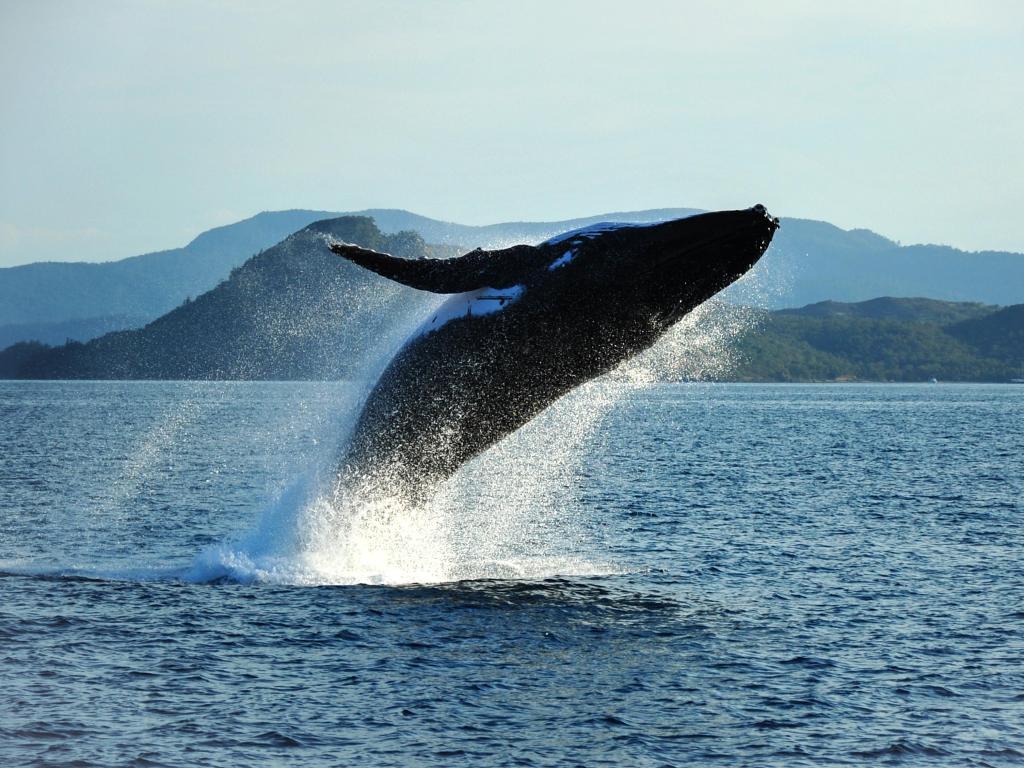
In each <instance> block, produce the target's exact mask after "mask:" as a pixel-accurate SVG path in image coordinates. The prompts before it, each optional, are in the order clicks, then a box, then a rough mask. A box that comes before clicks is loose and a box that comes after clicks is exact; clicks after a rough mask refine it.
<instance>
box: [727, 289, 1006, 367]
mask: <svg viewBox="0 0 1024 768" xmlns="http://www.w3.org/2000/svg"><path fill="white" fill-rule="evenodd" d="M825 304H826V305H829V306H828V307H824V306H822V305H812V306H809V307H804V308H802V309H800V310H791V311H790V310H787V311H781V312H773V313H770V314H766V315H765V317H764V319H763V322H762V323H761V324H760V325H759V327H758V328H757V329H756V330H753V331H751V332H749V333H747V334H746V335H745V336H743V337H742V338H741V339H740V340H739V341H738V345H739V354H738V356H737V357H738V359H739V361H740V362H739V365H738V366H737V367H736V368H735V369H734V370H733V371H732V372H731V374H730V377H729V378H730V379H732V380H736V381H928V380H930V379H938V380H939V381H1009V380H1010V379H1013V378H1017V377H1019V376H1020V375H1021V371H1022V370H1024V305H1015V306H1012V307H1007V308H1005V309H997V308H995V307H984V306H981V305H977V304H954V303H950V302H937V301H932V300H928V299H889V298H887V299H878V300H875V301H869V302H863V303H861V304H847V305H840V304H838V303H837V302H825ZM826 310H829V311H826ZM839 310H842V311H839ZM894 317H902V318H911V319H894ZM950 320H955V321H956V322H952V323H950V322H949V321H950Z"/></svg>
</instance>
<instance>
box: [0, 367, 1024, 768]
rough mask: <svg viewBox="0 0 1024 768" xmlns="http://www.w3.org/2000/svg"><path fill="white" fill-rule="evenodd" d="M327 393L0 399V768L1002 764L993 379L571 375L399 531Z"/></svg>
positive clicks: (1014, 448)
mask: <svg viewBox="0 0 1024 768" xmlns="http://www.w3.org/2000/svg"><path fill="white" fill-rule="evenodd" d="M359 392H360V388H359V387H358V386H354V385H349V384H333V383H332V384H324V383H216V382H207V383H180V382H179V383H174V382H170V383H169V382H160V383H147V382H137V383H110V382H103V383H90V382H46V383H40V382H0V765H4V766H7V765H32V766H71V765H74V766H159V765H166V766H183V765H189V766H192V765H204V766H242V765H303V766H351V765H380V766H420V765H422V766H450V765H474V766H507V765H520V766H549V765H550V766H555V765H558V766H564V765H570V766H571V765H580V766H600V765H630V766H633V765H636V766H667V765H722V766H738V765H750V766H801V765H889V764H906V765H929V764H931V765H956V766H961V765H978V766H983V765H992V766H1001V765H1012V764H1020V763H1021V762H1022V761H1024V557H1022V554H1021V547H1022V543H1024V509H1022V498H1024V465H1022V456H1024V435H1022V429H1021V427H1022V425H1024V388H1022V387H1014V386H1002V387H1000V386H981V385H979V386H973V385H970V386H952V385H949V386H947V385H920V386H899V385H881V386H869V385H842V386H840V385H820V386H817V385H808V386H796V385H788V386H787V385H781V386H761V385H697V384H693V385H656V386H642V385H630V384H623V383H618V384H616V383H609V382H603V383H598V384H594V385H591V386H588V387H586V388H584V389H583V390H582V391H580V392H578V393H576V394H575V395H573V396H572V397H571V398H569V399H568V401H566V402H563V403H560V404H559V405H558V406H556V407H555V408H554V409H553V410H551V411H549V412H547V413H545V414H544V415H543V416H542V417H541V418H540V419H538V420H537V421H536V422H535V423H533V424H531V425H529V426H528V427H527V428H526V429H525V430H523V431H522V432H521V433H518V434H516V435H515V436H514V437H513V438H512V439H510V440H508V441H506V443H503V444H502V445H500V446H498V447H497V448H496V449H495V450H493V451H491V452H489V453H488V454H486V455H485V456H483V457H481V458H480V459H479V460H477V461H475V462H474V463H473V464H472V465H470V466H468V467H467V468H466V470H465V471H464V472H462V473H460V474H459V476H457V477H456V478H454V479H453V481H452V482H451V483H450V484H449V485H448V486H446V487H445V488H444V489H442V491H441V492H440V493H439V495H438V497H437V498H436V499H434V500H433V501H432V502H431V503H430V504H429V505H427V506H426V507H424V508H421V509H402V508H399V507H395V506H393V505H391V506H389V505H388V504H386V503H380V502H379V501H374V502H372V503H371V502H370V501H368V500H362V499H359V498H348V499H343V500H342V501H340V502H338V503H335V504H328V503H326V502H325V501H324V500H323V499H322V498H320V495H319V489H320V488H321V487H322V484H323V482H324V478H325V477H326V476H329V474H330V468H331V461H332V458H333V457H334V455H335V454H336V451H337V446H338V443H339V441H341V440H343V439H344V432H345V425H346V423H348V421H349V420H350V419H351V413H352V409H353V407H354V404H355V403H356V402H357V401H358V397H359Z"/></svg>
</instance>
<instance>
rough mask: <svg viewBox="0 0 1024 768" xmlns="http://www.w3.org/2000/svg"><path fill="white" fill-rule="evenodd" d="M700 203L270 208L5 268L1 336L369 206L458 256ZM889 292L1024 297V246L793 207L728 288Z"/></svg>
mask: <svg viewBox="0 0 1024 768" xmlns="http://www.w3.org/2000/svg"><path fill="white" fill-rule="evenodd" d="M697 212H698V209H696V208H658V209H650V210H643V211H624V212H615V213H605V214H600V215H595V216H587V217H582V218H577V219H568V220H563V221H552V222H505V223H500V224H490V225H483V226H470V225H464V224H458V223H454V222H445V221H440V220H437V219H431V218H428V217H425V216H420V215H418V214H415V213H411V212H409V211H404V210H400V209H386V208H374V209H367V210H365V211H359V212H355V213H354V214H341V213H335V212H327V211H312V210H291V211H276V212H264V213H260V214H257V215H256V216H253V217H251V218H249V219H245V220H243V221H240V222H236V223H235V224H230V225H227V226H224V227H217V228H215V229H212V230H209V231H208V232H204V233H202V234H200V235H199V236H198V237H196V238H195V239H194V240H193V241H192V242H191V243H189V244H188V245H187V246H185V247H184V248H179V249H174V250H169V251H162V252H158V253H151V254H145V255H142V256H135V257H132V258H129V259H123V260H121V261H115V262H103V263H99V264H86V263H77V262H68V263H63V262H44V263H37V264H27V265H24V266H20V267H8V268H6V269H0V339H2V340H3V341H5V342H11V341H16V340H19V339H28V338H32V336H31V335H24V334H30V333H31V332H32V330H33V329H37V330H36V333H37V334H38V338H42V339H43V340H50V339H53V338H54V337H53V336H52V333H60V332H67V331H69V330H70V331H71V332H69V333H68V334H67V336H68V337H70V338H89V337H90V333H91V332H93V330H94V329H101V328H102V327H103V324H104V323H108V324H109V323H110V322H114V321H111V320H110V318H122V319H123V318H132V322H133V323H135V324H136V325H138V324H142V323H145V322H148V321H149V320H152V319H155V318H156V317H159V316H160V315H162V314H164V313H165V312H168V311H170V310H171V309H173V308H174V307H176V306H178V305H179V304H180V303H181V302H182V301H184V300H185V298H186V297H190V296H191V297H195V296H198V295H200V294H202V293H204V292H205V291H207V290H209V289H211V288H213V287H214V286H215V285H217V283H218V282H220V281H221V280H223V279H225V278H227V276H228V274H229V273H230V271H231V270H232V269H234V268H236V267H238V266H239V265H241V264H242V263H243V262H245V261H246V260H247V259H248V258H249V257H250V256H252V255H254V254H255V253H258V252H259V251H261V250H264V249H266V248H269V247H271V246H273V245H275V244H276V243H278V242H280V241H282V240H283V239H284V238H286V237H287V236H288V235H290V234H292V233H293V232H296V231H298V230H301V229H302V228H303V227H305V226H307V225H309V224H311V223H312V222H314V221H317V220H322V219H327V218H336V217H340V216H344V215H361V216H368V217H371V218H373V220H374V221H375V222H376V226H377V227H378V229H379V230H380V231H381V232H382V233H383V234H396V233H398V232H400V231H403V230H413V231H416V232H419V233H420V235H421V236H422V237H423V238H424V239H425V240H426V241H427V242H428V243H436V244H440V245H442V246H444V248H441V249H437V250H435V255H447V254H450V253H452V252H453V250H452V249H454V248H455V247H456V246H458V247H461V248H465V249H471V248H474V247H477V246H484V247H493V246H504V245H509V244H511V243H518V242H538V241H541V240H544V239H546V238H548V237H550V236H551V235H553V234H556V233H560V232H563V231H565V230H569V229H575V228H578V227H581V226H586V225H589V224H593V223H596V222H598V221H608V220H616V221H630V222H647V221H658V220H662V219H667V218H676V217H680V216H687V215H691V214H693V213H697ZM445 249H447V250H445ZM885 295H888V296H929V297H931V298H935V299H941V300H946V301H962V302H981V303H985V304H999V305H1009V304H1015V303H1019V302H1024V255H1021V254H1016V253H1003V252H981V253H966V252H963V251H958V250H956V249H954V248H949V247H947V246H934V245H913V246H901V245H899V244H898V243H895V242H893V241H892V240H889V239H887V238H885V237H883V236H881V235H878V234H876V233H874V232H871V231H870V230H866V229H852V230H843V229H840V228H838V227H835V226H833V225H832V224H829V223H827V222H821V221H813V220H808V219H788V218H784V219H783V221H782V228H781V230H780V231H779V232H778V233H777V234H776V236H775V241H774V243H773V245H772V247H771V249H770V250H769V251H768V253H767V254H766V255H765V257H764V258H763V259H762V260H761V263H760V264H759V265H758V267H757V269H756V270H755V272H754V274H753V275H752V278H751V279H748V280H744V281H741V282H740V283H738V284H737V285H735V286H733V287H732V288H731V289H730V290H729V291H728V292H727V293H726V294H725V297H726V298H727V299H730V300H733V301H735V302H737V303H748V304H757V305H759V306H764V307H768V308H773V309H778V308H784V307H794V306H804V305H806V304H810V303H813V302H819V301H822V300H826V299H829V300H835V301H846V302H852V301H864V300H867V299H872V298H874V297H877V296H885ZM69 321H77V322H78V325H77V326H75V327H73V328H71V327H68V328H65V329H64V330H63V331H60V330H56V329H53V328H50V329H49V330H47V329H43V326H53V325H55V324H62V323H67V322H69ZM39 329H42V330H39ZM0 348H2V344H0Z"/></svg>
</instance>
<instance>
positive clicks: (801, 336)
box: [0, 216, 1024, 382]
mask: <svg viewBox="0 0 1024 768" xmlns="http://www.w3.org/2000/svg"><path fill="white" fill-rule="evenodd" d="M325 237H333V238H336V239H338V240H345V241H347V242H353V243H358V244H360V245H363V246H366V247H369V248H374V249H377V250H386V251H390V252H392V253H395V254H396V255H400V256H403V257H405V258H414V259H416V258H432V257H439V256H440V257H443V256H446V255H451V253H450V252H449V251H451V250H452V249H453V246H430V245H428V244H427V243H426V242H425V241H424V239H423V237H422V236H421V235H419V234H418V233H416V232H412V231H401V232H397V233H394V234H385V233H384V232H382V231H381V230H380V229H379V228H378V227H377V225H376V224H375V222H374V220H373V219H371V218H369V217H365V216H345V217H339V218H334V219H328V220H325V221H318V222H314V223H312V224H310V225H308V226H306V227H304V228H303V229H301V230H300V231H298V232H296V233H295V234H292V235H290V236H289V237H287V238H285V239H284V240H283V241H282V242H280V243H279V244H277V245H275V246H274V247H272V248H269V249H267V250H265V251H262V252H260V253H258V254H257V255H255V256H254V257H252V258H251V259H249V260H248V261H246V262H245V263H244V264H242V265H241V266H238V267H235V268H234V269H233V270H232V271H231V272H230V274H229V275H228V277H227V279H225V280H224V281H222V282H221V283H220V284H219V285H217V286H216V287H214V288H213V289H212V290H210V291H207V292H205V293H203V294H201V295H199V296H197V297H196V298H194V299H193V298H187V299H186V300H185V301H184V302H183V303H182V304H181V305H180V306H178V307H177V308H176V309H174V310H172V311H171V312H168V313H167V314H165V315H163V316H161V317H159V318H158V319H156V320H154V321H152V322H150V323H148V324H147V325H145V326H144V327H142V328H138V329H133V330H121V331H115V332H111V333H107V334H105V335H103V336H100V337H99V338H96V339H92V340H90V341H87V342H84V343H83V342H78V341H70V342H68V343H66V344H62V345H58V346H51V345H48V344H45V343H41V342H36V341H23V342H18V343H16V344H14V345H11V346H9V347H8V348H6V349H5V350H3V351H2V352H0V377H4V378H26V379H248V380H301V379H314V380H322V379H343V378H353V377H358V376H360V375H362V373H363V366H364V364H365V363H364V361H365V360H366V359H367V356H368V355H370V354H372V350H373V349H374V347H375V346H376V347H379V346H380V345H381V344H382V343H383V342H382V339H384V338H385V337H386V336H387V334H388V333H389V332H400V331H396V330H395V329H401V328H402V327H403V324H404V325H408V323H410V322H414V321H415V319H416V318H417V317H419V316H421V315H422V313H423V312H424V311H426V307H427V306H429V303H430V302H431V301H432V300H433V299H432V298H431V296H429V295H427V294H423V293H421V292H418V291H414V290H411V289H408V288H405V287H403V286H400V285H398V284H395V283H392V282H390V281H388V280H384V279H383V278H379V277H377V276H375V275H373V274H371V273H369V272H367V271H365V270H361V269H359V268H357V267H354V266H353V265H352V264H349V263H347V262H346V261H344V260H342V259H339V258H337V257H336V256H333V255H332V254H330V252H329V251H328V250H327V248H326V246H325V242H324V239H325ZM735 344H736V350H737V354H736V355H735V360H736V364H735V365H734V366H733V367H732V368H731V369H730V370H728V371H727V372H725V373H723V374H719V375H718V379H719V380H723V381H763V382H775V381H781V382H787V381H792V382H796V381H901V382H907V381H930V380H932V379H936V380H940V381H988V382H1005V381H1011V380H1013V379H1017V378H1021V377H1022V372H1024V304H1016V305H1012V306H1007V307H1000V306H997V305H994V304H982V303H978V302H951V301H940V300H935V299H923V298H877V299H873V300H869V301H863V302H836V301H825V302H817V303H813V304H810V305H807V306H804V307H802V308H800V309H781V310H776V311H763V313H761V314H760V316H759V320H758V321H757V322H755V323H753V324H752V327H751V328H750V329H749V330H748V331H747V332H745V333H743V334H741V335H740V336H739V337H738V338H737V339H736V341H735Z"/></svg>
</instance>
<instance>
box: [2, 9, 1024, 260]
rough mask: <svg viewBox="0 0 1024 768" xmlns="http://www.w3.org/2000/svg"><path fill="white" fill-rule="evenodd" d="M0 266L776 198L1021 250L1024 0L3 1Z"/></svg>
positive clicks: (804, 209) (799, 207)
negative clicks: (252, 218)
mask: <svg viewBox="0 0 1024 768" xmlns="http://www.w3.org/2000/svg"><path fill="white" fill-rule="evenodd" d="M0 73H2V75H0V103H2V104H3V112H2V120H0V266H7V265H12V264H17V263H24V262H29V261H37V260H42V259H55V260H83V259H84V260H93V261H99V260H106V259H116V258H123V257H125V256H130V255H134V254H137V253H143V252H147V251H153V250H158V249H162V248H170V247H176V246H179V245H183V244H184V243H186V242H187V241H188V240H189V239H191V238H192V237H193V236H194V235H196V234H197V233H199V232H200V231H202V230H204V229H207V228H209V227H212V226H215V225H218V224H225V223H229V222H231V221H235V220H238V219H240V218H244V217H246V216H249V215H252V214H254V213H256V212H258V211H261V210H276V209H282V208H318V209H330V210H352V209H359V208H367V207H395V208H408V209H410V210H413V211H416V212H418V213H423V214H426V215H428V216H434V217H437V218H442V219H448V220H453V221H459V222H464V223H471V224H472V223H488V222H494V221H502V220H509V219H561V218H568V217H572V216H581V215H587V214H593V213H599V212H604V211H612V210H625V209H637V208H651V207H664V206H694V207H701V208H723V207H737V206H747V205H750V204H752V203H754V202H758V201H761V202H764V203H765V204H766V205H768V206H769V208H770V209H771V210H772V211H773V212H776V213H778V214H780V215H785V216H803V217H810V218H818V219H825V220H828V221H832V222H834V223H836V224H838V225H840V226H843V227H869V228H871V229H874V230H876V231H878V232H881V233H882V234H885V235H888V236H890V237H893V238H897V239H900V240H902V241H904V242H943V243H950V244H953V245H956V246H958V247H962V248H967V249H982V248H999V249H1009V250H1018V251H1024V229H1022V226H1021V222H1022V218H1024V217H1022V215H1021V211H1022V209H1024V149H1022V137H1024V107H1022V96H1024V88H1022V86H1021V79H1022V75H1024V3H1020V2H1016V1H1012V2H994V1H993V2H968V1H967V0H964V1H963V2H941V0H928V1H927V2H894V1H893V0H889V1H888V2H870V1H868V2H864V1H863V0H862V1H861V2H857V3H838V2H837V3H824V2H784V1H783V2H779V1H773V2H766V1H765V0H758V1H757V2H741V1H737V0H731V1H730V2H728V3H719V2H704V3H696V2H693V3H689V2H653V1H652V2H646V1H645V0H631V1H630V2H615V3H612V2H596V1H594V0H588V1H587V2H567V1H566V2H559V1H558V0H547V1H545V2H514V3H513V2H507V0H506V1H504V2H487V1H484V0H475V1H473V2H436V3H428V2H382V1H381V0H374V1H373V2H187V1H186V2H182V1H179V0H174V1H173V2H171V1H168V2H158V1H156V0H133V1H132V2H113V1H111V2H105V1H103V0H91V1H89V2H74V1H72V2H51V1H47V0H25V1H24V2H22V1H21V0H0Z"/></svg>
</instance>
